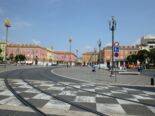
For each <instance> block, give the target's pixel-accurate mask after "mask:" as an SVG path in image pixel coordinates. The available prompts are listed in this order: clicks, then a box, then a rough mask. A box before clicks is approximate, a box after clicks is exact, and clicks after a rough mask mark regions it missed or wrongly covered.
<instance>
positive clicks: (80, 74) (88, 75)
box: [53, 67, 150, 86]
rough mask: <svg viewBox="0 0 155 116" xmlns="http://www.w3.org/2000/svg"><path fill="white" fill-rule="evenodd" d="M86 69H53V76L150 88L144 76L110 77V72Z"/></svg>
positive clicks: (148, 80) (148, 78)
mask: <svg viewBox="0 0 155 116" xmlns="http://www.w3.org/2000/svg"><path fill="white" fill-rule="evenodd" d="M91 70H92V69H91V68H88V67H70V68H67V67H64V68H57V69H54V70H53V72H54V73H55V74H58V75H61V76H65V77H68V78H72V79H77V80H83V81H86V82H91V83H97V84H123V85H124V84H125V85H133V86H135V85H137V86H138V85H139V86H150V77H147V76H144V75H119V74H117V75H116V77H110V72H109V71H107V70H103V69H97V70H96V72H92V71H91Z"/></svg>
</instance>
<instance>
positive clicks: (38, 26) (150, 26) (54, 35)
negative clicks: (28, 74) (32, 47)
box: [0, 0, 155, 54]
mask: <svg viewBox="0 0 155 116" xmlns="http://www.w3.org/2000/svg"><path fill="white" fill-rule="evenodd" d="M154 5H155V0H0V41H5V33H6V28H5V26H4V20H5V19H6V18H9V19H10V20H11V27H10V28H9V38H8V41H9V42H11V43H24V44H26V43H27V44H32V43H35V44H40V45H41V46H43V47H48V48H51V47H53V48H54V50H65V51H69V38H72V43H71V46H72V52H74V53H75V51H76V49H77V50H78V51H79V54H82V53H83V52H88V51H93V50H94V48H97V49H98V44H97V41H98V40H99V39H100V40H101V42H102V46H101V47H102V48H103V47H105V46H107V45H110V43H111V38H112V34H111V31H110V30H109V21H110V20H111V17H112V16H114V17H115V19H116V22H117V25H116V26H117V27H116V30H115V37H114V39H115V41H117V42H119V43H120V45H134V44H137V43H138V41H139V39H140V38H141V37H142V36H144V35H148V34H149V35H150V34H151V35H155V7H154Z"/></svg>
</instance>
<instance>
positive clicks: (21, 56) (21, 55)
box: [15, 54, 26, 62]
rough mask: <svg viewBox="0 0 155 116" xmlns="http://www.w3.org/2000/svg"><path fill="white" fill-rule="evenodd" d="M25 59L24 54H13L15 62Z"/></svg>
mask: <svg viewBox="0 0 155 116" xmlns="http://www.w3.org/2000/svg"><path fill="white" fill-rule="evenodd" d="M25 60H26V57H25V55H23V54H17V55H16V56H15V61H16V62H18V61H25Z"/></svg>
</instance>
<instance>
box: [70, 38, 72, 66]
mask: <svg viewBox="0 0 155 116" xmlns="http://www.w3.org/2000/svg"><path fill="white" fill-rule="evenodd" d="M71 55H72V54H71V41H70V66H71Z"/></svg>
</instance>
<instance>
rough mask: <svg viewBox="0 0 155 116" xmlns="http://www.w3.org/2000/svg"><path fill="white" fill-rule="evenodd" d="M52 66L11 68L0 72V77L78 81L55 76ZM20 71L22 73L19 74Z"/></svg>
mask: <svg viewBox="0 0 155 116" xmlns="http://www.w3.org/2000/svg"><path fill="white" fill-rule="evenodd" d="M52 69H53V67H42V68H32V69H31V68H29V69H20V70H13V71H8V72H3V73H0V78H5V77H8V79H20V78H21V76H22V77H23V78H24V79H32V80H44V81H48V80H49V78H50V79H52V80H53V81H57V82H59V81H61V82H80V81H77V80H73V79H68V78H64V77H60V76H57V75H55V74H52V73H51V70H52ZM21 73H22V74H21Z"/></svg>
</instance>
